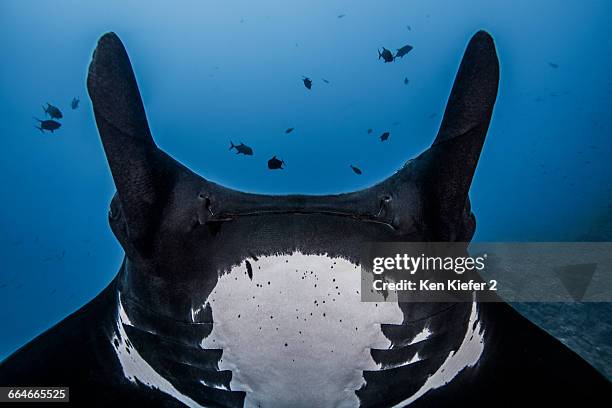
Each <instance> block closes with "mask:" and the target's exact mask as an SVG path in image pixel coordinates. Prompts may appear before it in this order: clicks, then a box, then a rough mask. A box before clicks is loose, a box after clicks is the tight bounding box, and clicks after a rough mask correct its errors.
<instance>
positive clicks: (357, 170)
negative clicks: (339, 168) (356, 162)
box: [349, 164, 361, 174]
mask: <svg viewBox="0 0 612 408" xmlns="http://www.w3.org/2000/svg"><path fill="white" fill-rule="evenodd" d="M349 166H351V169H353V172H354V173H355V174H361V169H360V168H359V167H355V166H353V165H352V164H349Z"/></svg>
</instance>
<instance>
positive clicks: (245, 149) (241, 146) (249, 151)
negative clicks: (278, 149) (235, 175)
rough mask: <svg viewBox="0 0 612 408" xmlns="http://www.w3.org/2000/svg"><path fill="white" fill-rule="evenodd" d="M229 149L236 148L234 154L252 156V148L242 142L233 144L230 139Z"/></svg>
mask: <svg viewBox="0 0 612 408" xmlns="http://www.w3.org/2000/svg"><path fill="white" fill-rule="evenodd" d="M229 149H230V150H232V149H236V154H241V153H242V154H244V155H245V156H252V155H253V149H251V148H250V147H249V146H247V145H245V144H244V143H240V144H239V145H235V144H234V143H233V142H231V141H230V148H229Z"/></svg>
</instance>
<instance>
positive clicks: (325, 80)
mask: <svg viewBox="0 0 612 408" xmlns="http://www.w3.org/2000/svg"><path fill="white" fill-rule="evenodd" d="M321 81H323V82H325V83H326V84H329V81H328V80H327V79H325V78H321Z"/></svg>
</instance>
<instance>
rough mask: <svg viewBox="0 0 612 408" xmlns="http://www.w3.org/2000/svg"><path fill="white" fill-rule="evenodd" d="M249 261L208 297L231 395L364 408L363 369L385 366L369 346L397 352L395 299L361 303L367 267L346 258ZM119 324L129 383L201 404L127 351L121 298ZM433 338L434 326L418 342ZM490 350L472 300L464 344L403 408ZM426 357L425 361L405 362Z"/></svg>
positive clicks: (273, 403)
mask: <svg viewBox="0 0 612 408" xmlns="http://www.w3.org/2000/svg"><path fill="white" fill-rule="evenodd" d="M249 262H250V263H251V266H252V271H253V279H252V280H251V279H249V277H248V276H247V273H246V270H247V269H246V264H245V262H243V263H242V264H241V265H239V266H236V267H234V268H233V269H232V270H231V271H230V272H229V273H227V274H225V275H223V276H222V277H221V278H220V279H219V282H218V284H217V286H216V287H215V289H214V290H213V292H212V293H211V295H210V296H209V298H208V299H207V302H208V303H210V305H211V307H212V311H213V319H214V325H213V331H212V333H211V334H210V336H208V337H207V338H204V339H202V343H201V346H202V348H213V349H218V348H221V349H223V356H222V359H221V361H220V366H219V368H220V369H221V370H231V371H232V373H233V376H232V381H231V384H230V386H231V389H232V390H234V391H246V399H245V406H246V407H266V408H268V407H286V406H291V407H313V406H317V407H355V406H359V400H358V398H357V396H356V394H355V391H356V390H358V389H359V388H361V387H362V385H363V384H364V379H363V371H364V370H376V369H379V368H380V367H379V366H378V365H377V364H376V363H375V362H374V361H373V360H372V358H371V355H370V349H371V348H379V349H384V348H388V347H390V341H389V340H388V339H387V338H386V337H385V336H384V335H383V334H382V332H381V330H380V324H381V323H390V324H400V323H401V322H402V318H403V315H402V312H401V310H400V309H399V307H398V305H397V303H392V302H386V303H385V302H383V303H367V302H361V297H360V294H359V292H360V290H361V288H360V286H361V276H360V275H361V274H360V269H359V268H358V267H357V266H356V265H355V264H352V263H351V262H349V261H347V260H344V259H341V258H330V257H327V256H324V255H303V254H301V253H294V254H292V255H280V256H267V257H262V258H259V260H258V261H254V260H249ZM268 282H270V283H269V284H268ZM315 285H316V286H315ZM336 287H337V288H336ZM315 301H316V302H315ZM205 303H206V302H204V304H203V305H202V307H201V308H197V309H202V308H203V307H204V305H205ZM192 312H193V313H196V314H197V310H194V311H192ZM117 320H118V321H117V323H118V324H117V326H118V332H117V339H118V341H119V347H118V348H116V352H117V356H118V358H119V361H120V363H121V366H122V367H123V371H124V374H125V376H126V378H128V379H129V380H131V381H135V380H136V379H138V380H139V381H140V382H142V383H143V384H145V385H147V386H149V387H152V388H157V389H159V390H160V391H162V392H164V393H166V394H168V395H171V396H173V397H174V398H176V399H177V400H179V401H181V402H183V403H184V404H186V405H188V406H199V405H198V404H197V403H196V402H195V401H193V400H192V399H190V398H189V397H188V396H186V395H183V394H182V393H180V392H179V391H177V390H176V389H175V388H174V387H173V386H172V384H171V383H170V382H169V381H167V380H166V379H164V378H163V377H162V376H160V375H159V374H158V373H157V372H156V371H155V370H154V369H153V368H152V367H151V366H150V365H149V364H148V363H147V362H146V361H145V360H144V359H143V358H142V357H141V356H140V354H138V352H137V350H135V349H134V348H133V346H132V347H130V346H129V344H128V337H127V334H126V332H125V330H124V329H123V326H122V324H131V323H130V321H129V318H128V316H127V315H126V314H125V311H124V309H123V307H122V305H121V303H120V302H119V312H118V316H117ZM431 334H432V333H431V332H430V331H429V328H427V327H426V328H425V329H424V330H423V331H422V332H421V333H419V334H417V336H416V337H415V338H414V339H413V340H412V343H416V342H418V341H426V340H427V338H428V337H429V336H430V335H431ZM112 340H114V339H112ZM483 348H484V344H483V332H482V330H481V326H480V322H478V311H477V306H476V304H475V303H474V304H473V307H472V313H471V316H470V324H469V326H468V329H467V332H466V335H465V338H464V340H463V342H462V344H461V346H460V348H459V349H458V350H457V352H456V353H454V352H451V353H450V354H449V356H448V357H447V359H446V361H445V362H444V363H443V365H442V366H441V367H440V369H438V370H437V371H436V372H435V373H434V374H433V375H431V376H430V377H429V379H428V380H427V382H426V383H425V384H424V385H423V387H422V388H421V389H420V390H419V391H418V392H417V393H415V394H414V395H413V396H411V397H410V398H409V399H407V400H406V401H404V402H402V403H401V404H399V405H398V406H405V405H407V404H410V403H411V402H413V401H415V400H416V399H418V398H419V397H420V396H422V395H423V394H425V393H426V392H427V391H429V390H432V389H435V388H439V387H441V386H443V385H444V384H446V383H448V382H450V381H451V380H452V379H453V378H454V377H455V376H456V375H457V374H458V373H459V372H460V371H461V370H463V369H464V368H466V367H468V366H472V365H473V364H475V363H476V362H477V361H478V359H479V358H480V355H481V354H482V350H483ZM128 349H129V351H130V352H129V353H128ZM418 360H419V357H418V355H417V356H415V357H414V358H412V359H411V361H407V362H405V364H412V363H414V362H416V361H418Z"/></svg>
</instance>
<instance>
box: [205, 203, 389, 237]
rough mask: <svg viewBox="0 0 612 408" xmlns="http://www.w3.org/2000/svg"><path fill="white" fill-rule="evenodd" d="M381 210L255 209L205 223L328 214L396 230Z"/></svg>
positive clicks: (230, 214) (221, 216)
mask: <svg viewBox="0 0 612 408" xmlns="http://www.w3.org/2000/svg"><path fill="white" fill-rule="evenodd" d="M382 212H383V209H382V207H381V209H380V210H379V212H378V214H375V215H372V214H355V213H350V212H344V211H333V210H307V209H300V210H255V211H244V212H224V213H220V214H218V215H214V216H213V217H211V218H209V219H208V220H207V222H206V223H207V224H208V223H212V224H215V223H222V222H230V221H236V220H238V219H239V218H243V217H258V216H265V215H329V216H334V217H344V218H351V219H353V220H355V221H358V222H367V223H373V224H380V225H384V226H385V227H387V228H390V229H391V230H393V231H395V230H397V228H396V227H395V226H394V225H393V224H391V222H390V221H387V220H383V219H380V218H379V217H380V215H381V214H382Z"/></svg>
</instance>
